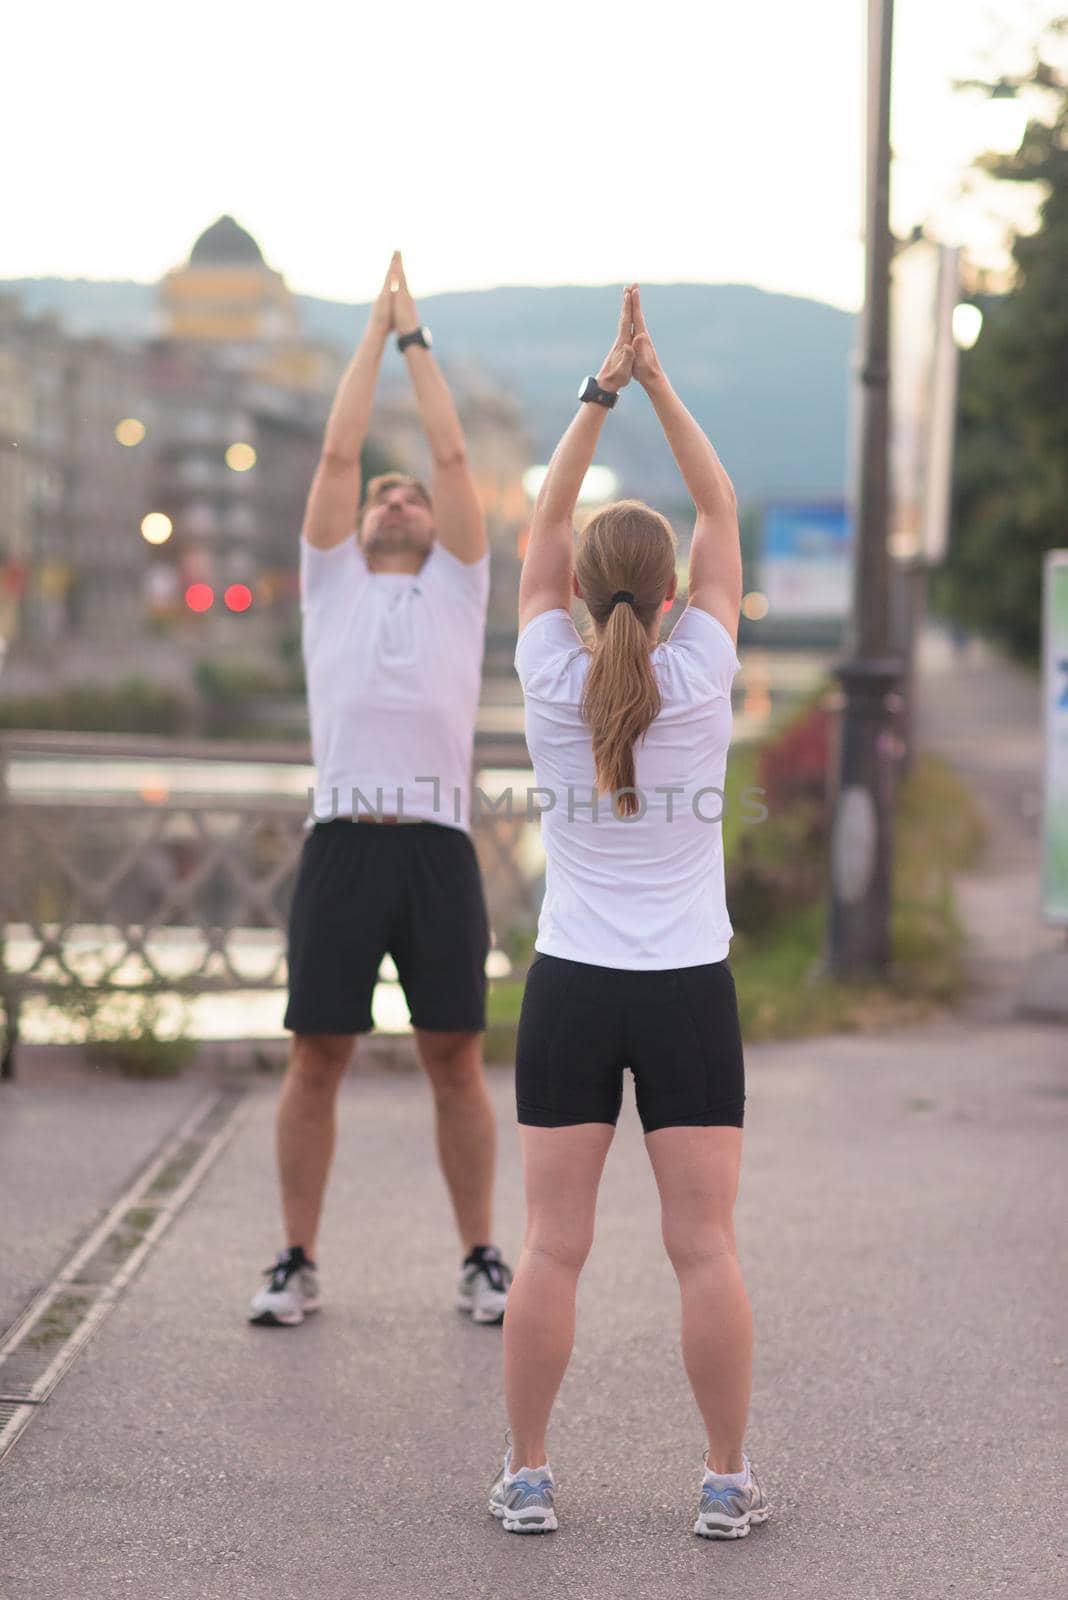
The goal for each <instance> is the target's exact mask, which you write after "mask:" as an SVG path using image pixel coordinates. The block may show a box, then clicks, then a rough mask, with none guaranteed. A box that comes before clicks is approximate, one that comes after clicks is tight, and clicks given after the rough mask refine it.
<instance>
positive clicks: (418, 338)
mask: <svg viewBox="0 0 1068 1600" xmlns="http://www.w3.org/2000/svg"><path fill="white" fill-rule="evenodd" d="M433 342H434V341H433V339H431V337H430V329H429V328H413V329H412V331H411V333H398V335H397V349H398V350H400V351H404V350H407V348H408V346H409V345H410V344H421V345H422V347H423V349H424V350H429V349H430V346H431V345H432V344H433Z"/></svg>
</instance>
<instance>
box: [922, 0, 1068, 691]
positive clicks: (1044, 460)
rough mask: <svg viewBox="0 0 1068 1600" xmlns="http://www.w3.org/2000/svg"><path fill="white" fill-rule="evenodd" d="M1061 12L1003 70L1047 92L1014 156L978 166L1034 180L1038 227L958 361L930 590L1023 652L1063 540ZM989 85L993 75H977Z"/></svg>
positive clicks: (1066, 366) (1067, 151) (1064, 30)
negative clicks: (956, 408) (943, 509)
mask: <svg viewBox="0 0 1068 1600" xmlns="http://www.w3.org/2000/svg"><path fill="white" fill-rule="evenodd" d="M1066 37H1068V18H1064V19H1061V20H1059V21H1057V22H1055V23H1053V24H1051V26H1050V29H1049V33H1048V37H1047V38H1046V39H1044V40H1043V41H1042V43H1041V45H1040V47H1039V51H1038V55H1037V58H1036V61H1035V65H1034V67H1033V69H1032V70H1031V71H1030V72H1029V73H1028V74H1027V75H1025V76H1023V77H1021V78H1018V79H1010V80H1008V81H1009V82H1010V83H1011V85H1012V87H1013V88H1014V89H1016V90H1017V92H1020V91H1025V92H1026V91H1027V90H1028V89H1029V88H1032V87H1034V86H1037V87H1039V88H1041V89H1042V90H1044V91H1046V93H1045V95H1044V97H1043V98H1044V100H1045V102H1046V104H1047V106H1048V111H1047V112H1046V114H1044V116H1043V119H1042V120H1036V119H1033V120H1032V121H1031V122H1030V123H1029V125H1028V128H1027V132H1026V134H1025V135H1024V139H1023V142H1022V144H1021V145H1020V148H1019V150H1018V151H1017V152H1016V154H1015V155H1012V156H986V157H983V158H982V159H981V160H980V162H979V163H978V165H979V166H980V167H981V168H982V170H984V171H986V172H988V173H989V174H991V175H992V176H993V177H994V178H996V179H998V180H999V181H1002V182H1005V183H1036V182H1037V183H1040V184H1042V185H1043V193H1044V198H1043V200H1042V203H1041V207H1040V213H1039V227H1038V229H1037V231H1036V232H1034V233H1032V234H1029V235H1026V236H1025V235H1020V236H1018V237H1017V238H1016V239H1015V240H1014V243H1013V251H1012V253H1013V259H1014V263H1015V274H1014V281H1013V286H1012V288H1011V289H1010V291H1009V292H1008V293H1006V294H1004V295H1000V296H997V297H996V298H995V297H991V298H990V299H987V300H986V301H985V303H984V312H985V322H984V327H983V332H982V335H981V337H980V339H979V341H978V343H977V344H976V346H975V348H974V349H973V350H971V351H969V352H967V353H966V354H965V356H964V358H963V360H962V366H961V388H960V433H959V439H958V447H957V465H956V482H955V486H954V514H953V531H952V536H951V539H950V545H949V551H948V556H947V560H946V564H945V567H944V568H943V570H942V572H941V573H940V574H939V575H938V579H937V581H936V583H935V586H934V590H933V597H934V601H935V604H936V606H938V608H939V609H941V610H943V611H944V612H946V613H947V614H948V615H949V616H951V617H953V618H955V619H956V620H958V621H960V622H962V623H965V624H967V625H969V626H972V627H975V628H978V629H979V630H981V631H982V632H984V633H986V634H988V635H990V636H992V637H994V638H996V639H999V640H1000V641H1001V642H1002V643H1004V644H1005V645H1006V646H1007V647H1008V649H1009V650H1010V651H1011V652H1012V653H1013V654H1014V655H1016V656H1018V657H1019V658H1020V659H1021V660H1025V661H1031V662H1033V661H1035V660H1037V658H1038V654H1039V648H1040V623H1041V581H1042V558H1043V555H1044V554H1045V552H1046V551H1047V550H1049V549H1051V548H1053V547H1055V546H1057V547H1060V546H1068V75H1066V73H1065V71H1064V69H1063V68H1062V67H1060V66H1058V65H1056V64H1055V62H1054V61H1053V59H1051V56H1052V54H1053V53H1054V52H1055V53H1056V54H1059V55H1063V48H1060V49H1058V46H1059V45H1062V44H1063V41H1064V40H1065V38H1066ZM987 87H988V88H992V87H993V86H992V85H987Z"/></svg>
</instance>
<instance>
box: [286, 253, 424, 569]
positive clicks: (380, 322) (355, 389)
mask: <svg viewBox="0 0 1068 1600" xmlns="http://www.w3.org/2000/svg"><path fill="white" fill-rule="evenodd" d="M399 266H400V256H399V255H394V257H393V260H392V261H391V262H390V266H389V272H388V273H387V274H386V281H385V283H384V284H383V285H382V288H381V291H380V292H379V296H378V299H377V300H376V301H375V303H374V305H373V306H372V307H371V316H370V319H369V321H368V323H367V327H366V329H365V330H364V335H363V338H362V339H361V340H360V342H359V344H358V345H357V347H356V352H355V354H354V355H353V357H352V360H351V361H350V362H349V364H348V366H347V367H346V368H345V371H344V373H343V375H342V378H341V382H340V383H339V384H338V388H337V394H336V395H335V396H334V403H333V405H332V406H331V408H330V416H329V418H328V420H327V424H326V433H325V434H324V436H323V448H322V452H321V454H320V456H319V465H318V466H317V467H316V469H315V477H314V478H313V479H312V486H311V489H310V491H309V493H308V504H307V507H306V509H305V512H304V527H303V529H302V530H301V531H302V534H303V537H304V538H305V539H307V541H308V543H309V544H313V545H316V546H317V547H318V548H319V549H320V550H329V549H331V548H332V547H333V546H334V545H337V544H340V543H341V542H342V540H343V539H347V538H348V537H349V535H350V534H351V533H352V531H353V529H354V528H355V526H356V514H357V512H358V510H359V505H360V453H361V451H362V450H363V442H364V439H365V438H366V436H367V424H368V423H369V421H370V419H371V406H372V404H373V402H374V397H375V384H376V383H377V382H378V369H379V367H380V366H381V364H382V352H383V351H384V350H385V348H386V340H387V339H388V338H389V335H390V332H391V330H392V327H393V301H394V293H393V291H392V285H393V284H395V283H396V282H397V272H398V270H399Z"/></svg>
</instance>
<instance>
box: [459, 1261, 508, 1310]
mask: <svg viewBox="0 0 1068 1600" xmlns="http://www.w3.org/2000/svg"><path fill="white" fill-rule="evenodd" d="M511 1281H512V1269H511V1267H509V1266H507V1265H506V1264H505V1262H503V1261H502V1260H501V1252H500V1251H499V1250H498V1249H497V1246H496V1245H495V1244H476V1246H475V1248H474V1249H473V1250H472V1252H471V1254H470V1255H469V1256H468V1257H467V1259H466V1260H465V1261H464V1264H463V1266H462V1267H461V1269H460V1281H459V1284H458V1285H457V1288H456V1309H457V1311H469V1312H470V1313H471V1320H472V1322H503V1321H504V1307H505V1302H506V1300H507V1298H508V1286H509V1284H510V1283H511Z"/></svg>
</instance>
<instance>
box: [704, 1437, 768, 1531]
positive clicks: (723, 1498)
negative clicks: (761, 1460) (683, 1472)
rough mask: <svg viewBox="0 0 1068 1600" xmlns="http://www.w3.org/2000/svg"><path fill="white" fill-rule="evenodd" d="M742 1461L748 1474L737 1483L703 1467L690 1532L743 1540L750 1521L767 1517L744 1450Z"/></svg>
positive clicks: (766, 1511)
mask: <svg viewBox="0 0 1068 1600" xmlns="http://www.w3.org/2000/svg"><path fill="white" fill-rule="evenodd" d="M742 1460H743V1461H744V1462H745V1467H746V1471H747V1472H748V1474H749V1476H748V1478H747V1479H746V1481H745V1482H744V1483H743V1484H741V1485H738V1484H735V1483H724V1482H723V1480H722V1478H719V1477H717V1476H716V1474H715V1473H714V1472H709V1471H707V1469H706V1471H705V1476H704V1481H703V1482H702V1484H701V1504H700V1507H699V1509H698V1512H697V1521H696V1522H695V1523H694V1525H693V1531H694V1533H699V1534H700V1535H701V1538H702V1539H744V1538H745V1536H746V1534H747V1533H748V1532H749V1528H750V1525H751V1524H752V1523H754V1522H766V1521H767V1520H768V1517H769V1516H770V1514H771V1507H770V1506H769V1505H768V1500H767V1496H766V1495H765V1493H764V1491H763V1489H762V1488H761V1487H760V1485H759V1483H758V1482H757V1480H756V1476H755V1474H754V1472H753V1469H752V1467H751V1466H750V1465H749V1457H748V1456H747V1455H746V1454H745V1452H744V1450H743V1452H742Z"/></svg>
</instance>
